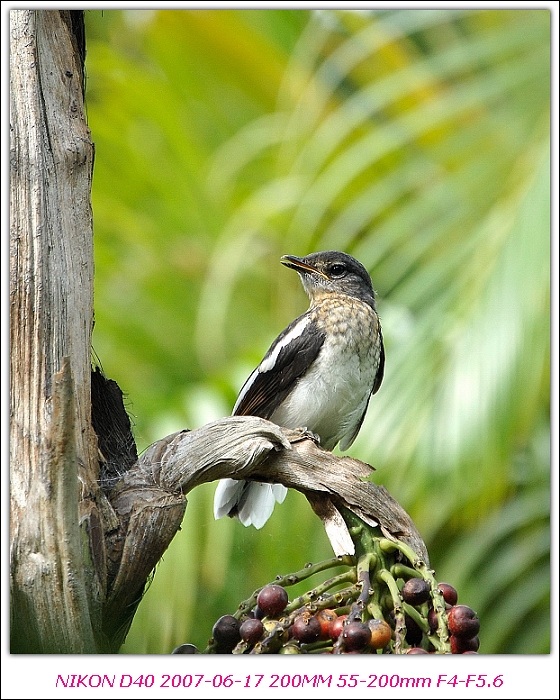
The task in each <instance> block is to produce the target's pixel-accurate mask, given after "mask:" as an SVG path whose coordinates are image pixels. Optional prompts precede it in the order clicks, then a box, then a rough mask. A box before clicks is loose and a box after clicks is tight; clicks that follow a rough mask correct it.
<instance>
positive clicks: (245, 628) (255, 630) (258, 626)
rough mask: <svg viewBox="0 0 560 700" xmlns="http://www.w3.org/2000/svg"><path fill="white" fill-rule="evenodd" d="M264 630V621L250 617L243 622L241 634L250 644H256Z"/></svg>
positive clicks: (240, 629)
mask: <svg viewBox="0 0 560 700" xmlns="http://www.w3.org/2000/svg"><path fill="white" fill-rule="evenodd" d="M263 632H264V626H263V623H262V622H261V621H260V620H257V619H256V618H253V617H249V618H248V619H247V620H244V621H243V622H242V623H241V627H240V628H239V635H240V636H241V639H243V640H244V641H245V642H247V643H248V644H256V643H257V642H258V641H259V639H260V638H261V637H262V635H263Z"/></svg>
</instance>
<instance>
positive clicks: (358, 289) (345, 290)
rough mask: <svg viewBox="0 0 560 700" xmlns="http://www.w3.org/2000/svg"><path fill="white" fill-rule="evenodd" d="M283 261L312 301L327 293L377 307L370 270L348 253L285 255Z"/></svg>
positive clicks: (333, 251) (325, 251) (330, 252)
mask: <svg viewBox="0 0 560 700" xmlns="http://www.w3.org/2000/svg"><path fill="white" fill-rule="evenodd" d="M280 261H281V263H282V264H283V265H286V266H287V267H291V268H292V269H293V270H295V271H296V272H297V273H298V274H299V276H300V277H301V281H302V283H303V288H304V289H305V291H306V292H307V295H308V296H309V298H310V299H311V301H313V300H315V299H318V298H319V297H322V296H324V295H326V294H345V295H346V296H350V297H354V298H355V299H360V300H361V301H365V302H366V303H367V304H370V305H371V306H375V293H374V291H373V285H372V283H371V277H370V276H369V273H368V271H367V270H366V268H365V267H364V266H363V265H362V263H361V262H358V260H356V258H353V257H352V256H351V255H348V254H347V253H341V252H339V251H337V250H324V251H321V252H320V253H311V254H310V255H306V256H305V257H304V258H297V257H296V256H295V255H283V256H282V258H281V260H280Z"/></svg>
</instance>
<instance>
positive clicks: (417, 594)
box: [401, 578, 430, 605]
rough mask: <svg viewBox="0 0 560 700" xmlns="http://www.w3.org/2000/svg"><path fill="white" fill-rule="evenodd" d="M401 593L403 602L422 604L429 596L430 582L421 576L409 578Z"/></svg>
mask: <svg viewBox="0 0 560 700" xmlns="http://www.w3.org/2000/svg"><path fill="white" fill-rule="evenodd" d="M401 593H402V597H403V600H404V601H405V603H409V604H410V605H422V603H425V602H426V601H427V600H428V599H429V597H430V584H429V583H428V582H427V581H424V579H423V578H409V579H408V581H407V582H406V583H405V584H404V586H403V588H402V591H401Z"/></svg>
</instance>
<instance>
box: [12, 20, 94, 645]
mask: <svg viewBox="0 0 560 700" xmlns="http://www.w3.org/2000/svg"><path fill="white" fill-rule="evenodd" d="M80 29H81V36H82V43H81V45H80ZM83 56H84V49H83V12H69V11H50V10H49V11H46V10H43V11H36V10H12V11H11V12H10V127H11V143H10V333H11V339H10V340H11V357H10V467H11V485H10V486H11V488H10V530H11V531H10V535H11V551H10V568H11V614H12V625H11V644H12V648H11V650H12V652H25V653H38V652H53V653H79V652H84V653H91V652H95V651H96V650H97V649H96V644H95V640H94V634H93V628H92V620H91V615H90V610H89V606H88V599H89V598H90V593H91V585H92V584H91V575H90V576H88V575H86V570H88V567H87V566H86V562H85V561H84V556H83V548H82V541H81V536H80V527H79V506H78V503H79V500H80V498H81V497H84V496H86V497H87V496H88V495H89V493H90V491H92V486H91V484H94V483H95V474H96V470H97V457H96V441H95V435H94V433H93V432H92V429H91V420H90V413H91V408H90V371H91V365H90V353H91V334H92V327H93V237H92V213H91V204H90V191H91V179H92V167H93V150H94V149H93V144H92V142H91V140H90V134H89V130H88V128H87V125H86V120H85V116H84V99H83V98H84V96H83V75H84V73H83V62H82V61H83ZM86 551H87V549H86ZM89 570H90V571H91V568H90V569H89ZM88 578H89V579H90V580H89V581H88Z"/></svg>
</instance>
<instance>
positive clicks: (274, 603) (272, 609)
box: [257, 583, 288, 617]
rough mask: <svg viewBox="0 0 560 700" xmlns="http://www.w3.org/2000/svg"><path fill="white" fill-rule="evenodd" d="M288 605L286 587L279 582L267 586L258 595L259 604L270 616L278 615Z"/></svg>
mask: <svg viewBox="0 0 560 700" xmlns="http://www.w3.org/2000/svg"><path fill="white" fill-rule="evenodd" d="M286 605H288V594H287V593H286V589H285V588H282V586H279V585H278V584H277V583H271V584H270V585H268V586H265V587H264V588H263V589H262V590H261V591H260V592H259V594H258V596H257V606H258V607H259V608H260V609H261V610H262V611H263V613H264V614H265V615H266V616H268V617H276V616H277V615H280V613H281V612H283V611H284V608H285V607H286Z"/></svg>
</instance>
